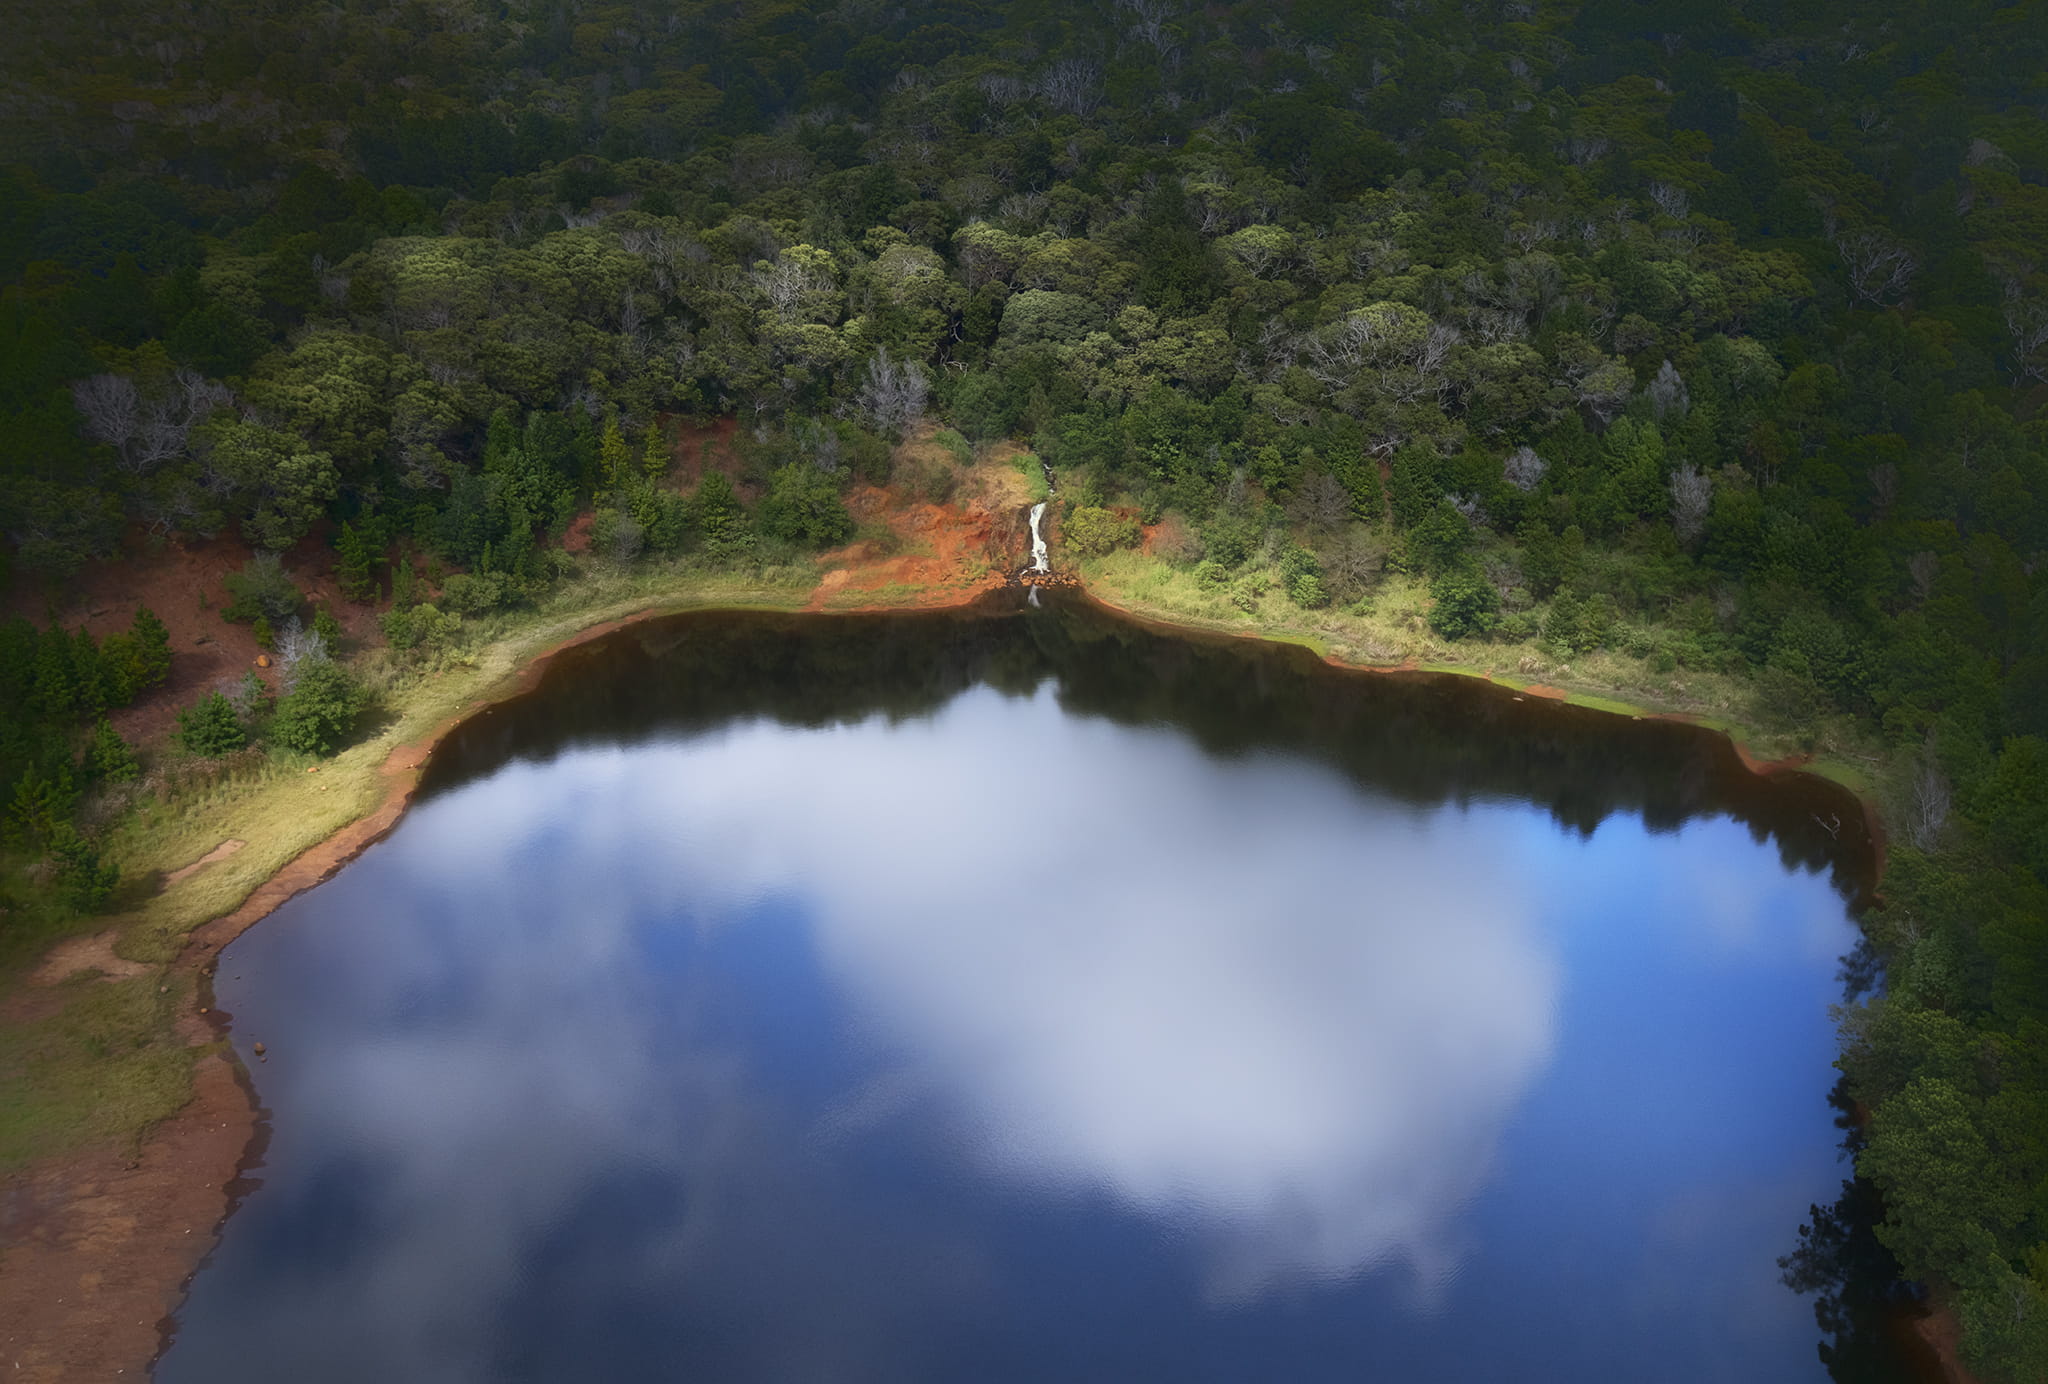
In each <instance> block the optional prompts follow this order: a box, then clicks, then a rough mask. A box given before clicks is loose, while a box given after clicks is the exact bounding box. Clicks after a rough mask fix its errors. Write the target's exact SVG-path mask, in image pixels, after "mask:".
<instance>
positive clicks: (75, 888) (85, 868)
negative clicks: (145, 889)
mask: <svg viewBox="0 0 2048 1384" xmlns="http://www.w3.org/2000/svg"><path fill="white" fill-rule="evenodd" d="M50 855H51V857H52V858H53V859H54V860H55V861H56V862H57V873H56V880H57V887H58V889H59V890H60V891H62V893H63V895H64V901H65V902H66V903H68V904H70V905H71V907H73V908H74V909H76V910H78V911H79V912H80V913H97V912H99V911H100V910H101V909H103V908H105V907H106V906H107V899H108V898H109V897H110V896H111V895H112V894H113V892H114V886H115V885H117V884H119V883H120V882H121V867H120V866H118V865H111V864H106V863H103V862H102V861H101V860H100V853H99V848H98V847H96V846H94V845H93V844H92V842H90V841H88V840H86V838H85V837H83V836H80V835H79V834H78V830H77V828H75V827H73V826H72V825H71V824H70V823H69V822H64V823H61V824H60V825H59V826H58V827H57V829H56V831H55V833H54V834H53V835H52V837H51V840H50Z"/></svg>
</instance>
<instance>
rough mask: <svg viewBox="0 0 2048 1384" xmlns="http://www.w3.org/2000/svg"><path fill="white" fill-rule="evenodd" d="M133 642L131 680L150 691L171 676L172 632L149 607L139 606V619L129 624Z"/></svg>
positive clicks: (132, 682) (136, 616)
mask: <svg viewBox="0 0 2048 1384" xmlns="http://www.w3.org/2000/svg"><path fill="white" fill-rule="evenodd" d="M128 638H129V640H130V641H131V645H130V657H131V662H130V664H129V674H128V676H129V683H130V686H132V687H133V688H134V689H135V691H138V692H140V691H146V690H147V689H149V688H152V687H156V686H158V685H160V684H162V683H163V682H164V681H165V680H166V679H168V678H169V677H170V676H171V632H170V631H169V630H167V629H165V628H164V622H163V621H162V620H160V619H158V618H157V613H156V612H155V611H153V610H151V609H150V608H149V607H148V606H137V607H136V608H135V622H134V623H133V624H131V625H130V626H129V627H128Z"/></svg>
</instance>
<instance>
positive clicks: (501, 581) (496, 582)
mask: <svg viewBox="0 0 2048 1384" xmlns="http://www.w3.org/2000/svg"><path fill="white" fill-rule="evenodd" d="M510 596H511V590H510V588H509V586H508V585H507V583H506V581H505V578H504V577H503V576H501V575H500V574H498V573H496V572H457V573H456V574H455V575H453V576H451V577H449V578H448V580H446V581H444V582H442V583H441V603H442V604H443V605H445V606H447V607H448V608H449V609H450V610H453V611H457V612H459V613H461V614H463V615H481V614H483V613H484V612H485V611H489V610H496V609H497V608H498V607H499V606H501V605H504V604H505V602H506V601H507V600H508V599H509V598H510ZM325 613H326V612H324V611H323V612H322V614H325ZM317 625H318V622H317V621H316V622H315V626H316V628H317Z"/></svg>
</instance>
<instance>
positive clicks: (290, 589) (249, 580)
mask: <svg viewBox="0 0 2048 1384" xmlns="http://www.w3.org/2000/svg"><path fill="white" fill-rule="evenodd" d="M223 585H225V586H226V587H227V589H228V603H227V604H226V605H225V606H223V607H222V608H221V616H222V617H223V618H224V619H227V620H229V621H232V622H233V623H235V624H238V625H246V624H249V623H251V622H253V621H255V620H259V619H266V620H268V621H269V622H270V623H271V624H272V625H273V626H275V625H280V624H282V623H284V621H286V620H287V619H289V618H290V617H292V616H293V615H296V614H298V612H299V606H300V604H301V603H302V602H303V601H304V599H305V598H304V597H303V596H301V595H300V594H299V588H298V587H296V586H294V585H293V584H292V579H291V577H290V576H288V575H286V573H285V570H284V564H283V563H282V562H280V561H278V557H277V554H276V553H261V554H259V555H257V556H256V557H253V558H250V559H249V561H247V562H246V563H244V564H243V565H242V570H241V571H239V572H230V573H229V574H228V575H227V577H226V578H225V579H224V581H223Z"/></svg>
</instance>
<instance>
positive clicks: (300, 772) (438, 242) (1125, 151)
mask: <svg viewBox="0 0 2048 1384" xmlns="http://www.w3.org/2000/svg"><path fill="white" fill-rule="evenodd" d="M121 21H122V22H121V25H120V28H121V31H122V33H121V39H120V41H119V42H114V43H109V42H106V41H105V40H104V29H105V26H104V24H103V23H101V22H100V18H93V19H91V20H88V19H87V17H86V16H85V15H84V13H83V12H80V11H76V10H73V9H65V8H63V7H57V6H47V5H39V6H32V7H30V9H29V10H28V11H27V12H26V13H24V14H23V15H22V16H20V17H19V21H18V24H17V33H16V42H15V43H14V44H13V45H12V46H11V49H10V51H9V53H8V54H7V55H5V56H4V57H0V78H4V82H5V86H4V89H5V90H6V92H7V93H8V98H7V100H6V101H5V102H4V103H0V129H4V132H5V136H6V138H5V140H4V143H0V148H4V150H5V151H6V152H5V153H4V154H0V517H4V532H5V536H6V542H5V544H4V545H0V555H4V556H0V564H4V566H0V582H4V584H5V592H6V598H7V603H8V611H7V617H8V618H7V619H6V620H5V621H4V623H0V813H4V816H0V825H4V833H5V835H4V840H0V895H4V898H0V907H4V909H5V912H4V913H0V1167H5V1168H8V1169H10V1170H19V1169H23V1168H27V1167H30V1166H35V1165H39V1164H40V1163H41V1162H44V1161H47V1160H49V1159H52V1158H57V1157H61V1156H63V1154H64V1153H65V1151H66V1150H70V1149H76V1148H80V1147H85V1146H87V1145H91V1144H94V1143H95V1141H97V1142H99V1143H106V1142H108V1141H113V1142H120V1141H128V1142H129V1143H131V1144H132V1143H134V1142H135V1141H137V1140H140V1139H142V1138H144V1137H145V1135H146V1132H147V1130H148V1129H149V1128H150V1127H151V1125H152V1123H153V1122H155V1121H158V1120H160V1119H163V1118H165V1117H166V1116H168V1115H169V1114H170V1113H171V1112H173V1111H174V1110H176V1109H177V1108H178V1106H179V1104H180V1102H181V1100H182V1098H183V1092H184V1091H185V1090H186V1089H187V1072H188V1070H189V1066H190V1063H191V1061H192V1060H193V1059H192V1055H193V1052H194V1051H195V1049H194V1048H193V1047H192V1045H191V1044H189V1043H186V1042H184V1041H183V1040H182V1039H181V1038H179V1037H178V1036H177V1029H176V1024H175V1019H176V1016H177V1014H179V1013H181V1012H183V1011H184V1010H187V1009H189V1008H190V1007H191V1006H193V1005H195V1004H197V1003H199V999H198V991H197V989H195V988H194V983H193V979H192V976H191V975H190V974H189V973H187V972H184V971H176V970H173V971H168V972H167V971H164V970H162V969H161V968H163V967H165V966H166V965H168V964H169V963H170V962H171V960H172V958H173V957H174V956H176V955H178V954H179V953H180V951H181V949H182V946H183V938H184V936H185V934H186V933H187V932H189V931H190V930H191V929H192V928H194V927H195V926H198V925H200V924H202V923H204V922H206V921H207V920H209V919H212V918H216V917H219V916H221V915H223V914H225V913H227V912H230V911H232V910H233V909H234V908H235V907H237V906H238V905H239V904H240V903H241V901H242V900H243V899H244V898H245V897H246V896H248V895H249V894H250V892H251V891H252V890H253V889H255V888H256V887H257V886H258V885H259V884H260V883H261V882H262V881H264V880H267V879H269V878H271V877H272V875H274V874H275V873H276V872H277V871H278V870H279V869H280V868H281V867H283V866H284V865H285V864H286V863H287V862H288V861H290V860H291V859H293V858H294V857H295V856H297V855H298V854H299V853H300V852H302V851H303V850H305V849H306V848H307V847H308V846H309V845H311V844H312V843H314V842H317V841H320V840H323V839H326V838H327V837H329V836H331V835H332V834H333V833H334V832H336V831H337V830H339V829H341V828H342V827H344V826H345V825H347V824H348V823H351V822H354V821H357V820H358V819H360V818H361V817H362V816H363V815H364V814H365V813H367V812H370V811H371V810H372V809H373V808H374V807H375V806H376V804H377V803H378V802H380V801H382V799H383V795H384V792H385V785H386V780H385V778H384V776H383V775H384V770H385V768H386V766H387V765H388V764H389V763H390V762H391V756H392V752H393V751H394V750H395V749H397V748H398V747H401V746H406V745H411V744H414V743H416V742H418V741H420V740H421V739H422V738H423V737H428V736H430V735H431V733H432V731H433V729H434V728H435V727H437V726H440V725H443V724H445V723H446V722H447V721H448V720H449V719H451V718H453V717H456V716H459V715H460V714H461V713H462V711H463V710H464V709H465V708H467V707H469V706H470V705H471V704H472V703H474V702H475V701H476V700H477V699H478V698H479V697H482V696H484V695H486V694H488V693H489V691H490V690H491V689H493V688H495V687H499V686H501V685H502V684H504V683H505V681H506V680H507V679H508V678H510V677H511V676H512V675H513V674H514V672H515V670H516V669H517V668H518V667H519V666H520V665H521V664H522V663H523V662H524V661H526V660H527V659H529V658H530V657H531V656H532V655H533V654H535V653H537V652H538V651H540V650H542V649H544V648H547V647H549V646H551V645H553V644H556V643H559V642H561V641H562V640H563V639H566V638H569V637H571V636H573V635H574V634H575V633H576V632H577V631H578V630H580V629H582V628H585V627H588V626H594V625H599V624H602V623H604V622H606V621H609V620H612V619H616V618H620V617H623V616H625V615H628V614H631V613H633V612H636V611H640V610H649V609H669V608H678V607H683V606H690V605H705V604H762V605H768V606H773V607H776V608H789V609H794V608H805V607H809V608H820V609H829V608H841V607H855V606H863V605H866V606H873V605H888V604H914V603H918V602H938V601H953V600H960V599H965V598H967V597H969V596H970V595H972V594H973V593H974V592H977V591H981V590H985V589H988V588H989V587H991V586H992V585H995V584H999V583H1000V581H1001V580H1002V578H1003V575H1004V574H1005V573H1006V572H1014V571H1015V570H1017V568H1019V567H1021V566H1022V565H1023V563H1024V561H1025V558H1024V556H1023V555H1024V554H1025V553H1026V552H1027V551H1028V536H1027V535H1026V533H1025V530H1024V527H1023V519H1022V511H1023V510H1024V508H1025V507H1026V506H1028V505H1030V504H1032V503H1034V502H1036V501H1038V500H1040V499H1046V500H1048V502H1049V504H1048V508H1049V510H1050V516H1049V517H1050V521H1051V529H1052V533H1053V539H1054V541H1053V555H1054V563H1055V566H1056V567H1058V568H1060V569H1062V570H1064V571H1066V572H1068V573H1073V574H1077V575H1078V577H1079V579H1080V581H1081V582H1082V583H1083V584H1084V585H1085V586H1086V587H1087V588H1088V589H1089V590H1090V591H1092V592H1094V593H1096V594H1098V595H1100V596H1101V597H1102V598H1103V599H1105V600H1107V601H1109V602H1111V603H1113V604H1117V605H1120V606H1124V607H1126V608H1129V609H1132V610H1134V611H1137V612H1139V613H1143V614H1148V615H1152V616H1155V617H1158V618H1161V619H1165V620H1169V621H1179V622H1183V623H1186V624H1190V625H1195V626H1200V627H1203V628H1215V629H1226V630H1237V631H1242V632H1245V633H1252V634H1263V635H1267V636H1270V637H1280V638H1288V639H1293V640H1296V641H1298V642H1304V643H1308V644H1310V645H1311V646H1313V647H1315V648H1316V649H1317V650H1318V651H1319V652H1322V653H1325V654H1326V655H1328V656H1331V657H1334V658H1338V659H1341V660H1344V661H1347V662H1354V663H1361V664H1379V665H1405V666H1414V667H1445V668H1452V669H1457V670H1461V671H1468V672H1473V673H1477V674H1484V675H1488V676H1492V677H1494V678H1495V679H1496V680H1499V681H1503V682H1509V683H1512V684H1513V685H1515V686H1517V687H1533V688H1538V689H1545V690H1548V689H1556V690H1559V691H1561V692H1563V693H1566V694H1570V695H1574V696H1576V697H1579V698H1581V699H1586V700H1591V701H1593V702H1594V703H1595V704H1605V705H1608V706H1610V707H1611V708H1614V709H1621V710H1632V711H1633V710H1645V711H1656V712H1677V713H1683V714H1687V715H1691V716H1694V717H1696V718H1699V719H1702V720H1705V721H1707V722H1709V723H1710V724H1714V725H1719V726H1724V727H1727V728H1729V729H1731V730H1735V731H1737V732H1739V733H1740V734H1741V736H1742V738H1743V739H1744V740H1745V741H1747V742H1749V743H1750V744H1751V746H1752V748H1753V749H1754V750H1755V751H1756V752H1757V753H1758V754H1759V755H1760V756H1762V757H1765V758H1782V757H1785V756H1802V757H1810V759H1811V762H1812V763H1813V765H1814V767H1816V768H1817V769H1820V770H1821V771H1824V772H1829V773H1831V774H1834V775H1836V776H1838V777H1841V778H1843V779H1844V780H1845V781H1849V782H1851V783H1852V784H1854V785H1855V786H1856V787H1857V788H1858V789H1859V791H1862V792H1864V793H1865V794H1866V795H1867V797H1868V798H1869V800H1870V801H1872V802H1873V803H1874V804H1876V805H1877V807H1878V809H1879V810H1880V812H1881V816H1882V818H1883V821H1884V822H1885V824H1886V827H1887V830H1888V834H1889V838H1890V845H1889V854H1888V866H1887V873H1886V878H1885V882H1884V887H1883V891H1882V895H1881V899H1880V900H1879V902H1878V904H1877V905H1876V907H1875V908H1874V909H1873V910H1872V911H1871V912H1870V914H1869V915H1868V917H1867V918H1866V920H1865V926H1866V932H1867V934H1868V938H1869V944H1870V951H1869V954H1868V955H1867V956H1863V957H1861V958H1858V959H1855V963H1856V964H1854V965H1852V966H1851V967H1850V968H1849V969H1848V979H1849V981H1850V989H1851V994H1850V996H1849V999H1848V1002H1847V1003H1846V1004H1845V1006H1844V1008H1843V1011H1842V1014H1841V1031H1842V1042H1843V1049H1842V1059H1841V1065H1842V1067H1843V1071H1844V1074H1845V1077H1846V1079H1847V1082H1848V1090H1849V1095H1850V1099H1851V1101H1852V1102H1853V1106H1854V1108H1855V1110H1856V1111H1857V1114H1858V1118H1859V1119H1860V1120H1861V1122H1862V1126H1863V1130H1864V1135H1863V1138H1862V1143H1861V1151H1860V1153H1859V1155H1858V1158H1857V1171H1858V1173H1859V1174H1860V1176H1861V1177H1862V1178H1864V1179H1866V1180H1867V1184H1868V1186H1871V1187H1874V1188H1876V1189H1877V1190H1878V1191H1879V1192H1881V1193H1882V1196H1883V1201H1884V1207H1885V1218H1884V1221H1883V1224H1882V1226H1881V1228H1880V1230H1879V1232H1878V1235H1879V1238H1880V1239H1881V1241H1882V1243H1883V1245H1884V1247H1885V1248H1886V1250H1887V1251H1888V1252H1889V1253H1890V1254H1892V1255H1893V1256H1895V1258H1896V1260H1897V1263H1898V1266H1899V1271H1900V1273H1901V1274H1902V1275H1903V1276H1904V1277H1905V1278H1907V1279H1909V1280H1913V1281H1916V1282H1920V1283H1925V1284H1929V1285H1933V1287H1934V1288H1935V1289H1936V1290H1937V1291H1938V1292H1939V1294H1940V1295H1941V1297H1942V1300H1943V1301H1945V1302H1947V1303H1949V1304H1951V1305H1952V1307H1953V1309H1954V1313H1955V1316H1956V1319H1957V1320H1958V1321H1959V1322H1960V1323H1961V1329H1962V1335H1961V1341H1962V1345H1961V1357H1962V1359H1963V1360H1965V1361H1966V1362H1967V1363H1968V1364H1969V1365H1970V1367H1971V1368H1973V1369H1975V1370H1977V1371H1978V1372H1979V1373H1980V1374H1981V1376H1982V1377H1983V1378H1985V1379H1989V1380H2025V1379H2038V1378H2041V1377H2043V1376H2044V1375H2048V418H2044V416H2043V415H2042V412H2041V409H2042V406H2043V404H2044V403H2048V85H2044V84H2043V81H2042V78H2041V75H2040V74H2041V73H2043V72H2044V71H2048V29H2044V28H2043V26H2041V25H2040V24H2039V23H2038V22H2037V17H2033V16H2030V14H2029V11H2028V9H2027V7H2025V6H2005V5H2000V4H1997V3H1990V2H1989V0H1986V2H1985V3H1977V2H1976V0H1964V3H1959V4H1954V5H1949V6H1944V7H1940V8H1938V9H1935V10H1929V9H1927V8H1925V7H1915V6H1907V5H1902V4H1895V3H1885V4H1878V5H1857V6H1849V5H1845V4H1839V3H1818V4H1814V5H1807V6H1801V7H1784V6H1768V7H1766V6H1759V5H1755V4H1747V3H1742V2H1741V0H1730V3H1726V4H1716V5H1708V6H1698V5H1677V4H1661V3H1658V4H1647V5H1622V4H1614V3H1606V2H1605V0H1588V3H1583V4H1581V3H1569V4H1567V3H1550V0H1540V2H1539V3H1504V4H1487V5H1481V6H1477V7H1472V6H1462V5H1450V4H1448V3H1436V0H1417V3H1414V4H1409V5H1404V6H1399V7H1396V8H1394V9H1389V10H1384V11H1383V10H1380V9H1378V8H1362V7H1358V6H1353V5H1342V4H1334V3H1324V0H1291V3H1283V4H1278V5H1271V4H1267V5H1252V4H1249V3H1236V2H1234V0H1230V2H1226V3H1222V4H1216V5H1210V6H1207V7H1201V8H1196V7H1184V6H1178V5H1173V4H1166V3H1154V0H1118V3H1116V4H1113V5H1105V6H1079V5H1072V4H1064V3H1055V0H1034V3H1027V4H997V3H992V0H940V3H937V4H933V5H925V6H919V7H914V8H912V9H905V10H894V11H884V10H877V9H873V8H871V7H862V6H857V5H843V4H830V5H828V4H825V3H823V0H788V3H775V4H769V3H755V2H754V0H747V3H742V4H738V5H726V6H711V5H706V4H700V3H696V0H685V2H684V3H680V4H678V5H675V6H672V7H669V8H668V9H666V10H664V11H662V12H660V13H658V14H657V13H656V12H654V11H651V10H645V9H635V8H634V7H631V6H624V5H610V6H608V5H557V4H543V3H533V4H527V3H520V4H515V5H513V6H511V7H510V8H504V7H499V8H490V7H475V6H470V5H467V4H461V5H457V6H456V7H455V9H454V10H451V11H448V12H447V13H445V14H444V13H441V12H435V13H433V14H428V13H426V12H419V13H414V12H411V11H402V10H395V9H394V10H386V9H381V8H378V7H374V6H349V7H342V8H339V9H334V10H331V11H325V12H322V13H321V14H320V15H318V16H316V17H313V18H310V19H308V18H306V17H304V16H298V15H294V14H291V13H288V12H285V11H279V10H276V9H266V8H264V7H261V6H254V5H251V4H247V3H243V2H242V0H231V3H226V4H221V5H216V6H211V7H205V8H204V9H203V10H201V11H190V12H187V11H165V10H153V9H149V8H147V7H126V8H124V9H123V10H122V11H121ZM458 21H459V22H458ZM1041 459H1042V463H1043V465H1041V464H1040V460H1041ZM1046 468H1050V473H1051V476H1052V478H1053V479H1052V482H1051V484H1050V486H1048V482H1047V479H1046ZM142 573H148V574H150V575H149V576H148V577H147V578H146V579H145V578H144V577H142V576H141V575H139V574H142ZM200 670H204V671H203V672H202V671H200ZM229 841H241V842H243V843H245V844H244V845H243V846H242V847H240V848H238V849H236V850H235V851H234V853H233V854H231V855H228V856H225V857H221V858H218V859H216V860H214V862H213V863H211V864H208V865H206V866H205V867H204V868H202V869H199V870H197V871H195V872H193V873H191V874H189V875H183V876H180V875H179V874H178V872H179V871H181V870H182V869H184V868H185V867H186V866H188V865H191V864H193V863H195V862H197V861H199V860H201V859H202V858H204V857H207V856H209V855H211V854H212V853H213V852H215V851H216V850H217V849H218V848H220V847H221V846H222V845H223V843H226V842H229ZM166 881H171V882H168V883H165V882H166ZM160 884H163V885H164V887H162V888H161V889H159V885H160ZM109 928H114V929H116V930H117V936H118V941H117V942H115V943H113V944H112V948H111V950H109V951H108V953H107V956H106V965H102V966H99V967H98V968H97V969H98V970H99V972H100V974H101V975H103V976H111V977H112V978H110V979H106V980H104V981H98V982H80V981H76V980H72V981H67V982H63V983H60V984H58V985H55V986H44V987H41V988H40V989H38V988H36V986H35V983H34V981H33V979H32V977H33V975H34V973H35V972H36V971H37V969H38V968H39V967H41V966H43V965H44V964H45V957H46V955H47V954H48V952H49V951H50V948H51V946H52V945H53V944H54V943H57V942H59V941H61V940H64V939H67V938H77V937H83V936H86V935H88V934H97V933H99V932H102V931H104V930H106V929H109ZM117 962H118V963H121V964H122V965H125V966H132V967H141V968H144V969H143V970H140V971H136V972H134V973H132V974H126V975H114V974H113V972H112V971H110V970H109V969H108V967H110V966H113V965H114V964H115V963H117ZM53 996H55V998H52V997H53ZM1816 1215H1817V1216H1818V1215H1819V1213H1818V1211H1817V1212H1816ZM4 1262H5V1261H4V1259H0V1270H4Z"/></svg>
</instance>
